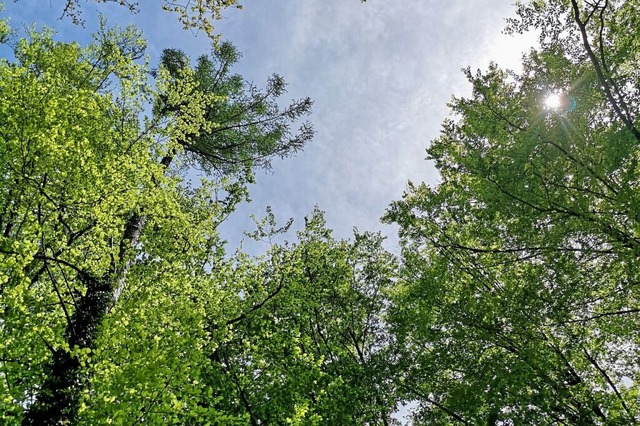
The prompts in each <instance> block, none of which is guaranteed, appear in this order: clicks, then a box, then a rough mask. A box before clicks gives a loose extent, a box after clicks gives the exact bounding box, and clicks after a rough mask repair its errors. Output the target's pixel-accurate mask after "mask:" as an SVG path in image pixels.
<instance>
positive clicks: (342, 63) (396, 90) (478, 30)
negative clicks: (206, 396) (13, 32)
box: [4, 0, 532, 250]
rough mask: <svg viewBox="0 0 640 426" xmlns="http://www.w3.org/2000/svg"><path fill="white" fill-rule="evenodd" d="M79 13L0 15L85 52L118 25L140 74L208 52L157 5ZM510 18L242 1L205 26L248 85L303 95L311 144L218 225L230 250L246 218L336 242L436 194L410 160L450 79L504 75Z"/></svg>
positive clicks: (506, 12)
mask: <svg viewBox="0 0 640 426" xmlns="http://www.w3.org/2000/svg"><path fill="white" fill-rule="evenodd" d="M80 3H81V4H82V5H83V7H84V9H85V18H86V19H87V25H86V28H84V29H83V28H81V27H77V26H74V25H71V24H70V22H68V20H67V21H59V20H57V18H58V17H59V15H60V13H61V10H62V2H61V1H60V2H46V1H42V0H20V1H19V2H18V3H13V2H9V3H7V4H6V11H5V12H4V15H5V16H10V17H11V20H12V24H13V25H14V26H16V25H17V24H19V23H20V22H37V23H39V24H42V23H46V24H48V25H51V26H53V27H54V28H56V29H57V30H58V32H59V34H60V37H61V38H63V39H66V40H79V41H82V40H86V39H87V36H88V34H89V32H90V30H91V27H92V26H93V25H94V24H95V16H96V14H95V10H96V9H97V10H100V11H101V12H103V13H104V14H105V15H106V16H107V17H108V19H109V22H110V23H118V24H120V25H123V24H128V23H132V24H135V25H137V26H139V27H140V28H142V29H143V30H144V32H145V35H146V37H147V39H148V41H149V51H148V53H149V54H150V55H151V57H152V63H154V62H155V60H157V57H158V55H159V53H160V52H161V51H162V49H163V48H166V47H178V48H180V49H182V50H184V51H186V52H187V53H189V54H192V55H193V56H197V55H199V54H201V53H204V52H206V51H207V50H208V49H209V45H210V42H209V40H208V39H207V37H205V35H204V34H196V35H194V34H193V33H191V32H189V31H183V30H182V29H181V28H180V25H179V24H178V23H177V21H176V19H175V18H176V17H175V16H174V15H172V14H168V13H166V12H162V11H161V10H160V7H159V3H160V2H159V1H157V0H141V1H140V2H139V3H141V4H140V8H141V11H140V13H138V14H136V15H131V14H129V13H128V12H127V11H126V9H124V8H121V7H118V6H117V5H113V4H111V5H109V4H107V5H93V4H91V3H85V2H83V1H82V0H81V1H80ZM512 13H513V7H512V6H511V5H510V2H507V1H504V0H473V1H469V0H449V1H439V2H435V1H428V0H369V1H368V2H367V3H360V1H359V0H260V1H254V2H248V1H245V2H244V9H243V10H241V11H236V10H231V11H229V12H227V13H226V14H225V15H226V16H225V19H224V20H223V21H221V22H219V23H218V25H217V30H218V32H219V33H221V34H222V37H223V39H227V40H230V41H232V42H233V43H234V44H235V45H236V46H237V47H238V48H239V50H240V51H241V52H243V59H242V60H241V62H240V64H239V65H238V67H237V68H236V71H237V72H239V73H240V74H242V75H243V76H245V78H246V79H247V80H250V81H254V82H255V83H257V84H258V85H261V84H262V83H263V82H265V81H266V79H267V77H268V76H269V75H271V74H272V73H278V74H281V75H283V76H284V78H285V80H286V81H287V82H288V83H289V85H288V89H289V92H288V94H287V95H286V96H285V100H290V99H293V98H300V97H304V96H310V97H311V98H312V99H314V102H315V104H314V110H313V114H312V115H311V117H310V120H311V121H312V122H313V124H314V127H315V129H316V132H317V134H316V137H315V139H314V141H313V142H312V143H311V144H310V145H309V146H308V147H307V148H306V149H305V150H304V152H302V153H300V154H299V155H298V156H297V157H295V158H290V159H286V160H284V161H276V162H274V164H273V166H274V167H273V171H272V173H268V174H267V173H262V172H259V173H258V175H257V183H256V185H254V186H253V187H252V188H251V198H252V200H253V201H252V203H251V204H249V205H244V206H241V208H239V209H238V211H237V212H235V214H234V215H233V216H232V217H231V218H230V220H229V221H228V222H227V223H225V224H224V225H223V227H222V232H223V235H224V236H225V237H226V238H227V239H228V240H229V241H230V245H231V247H235V246H237V244H238V241H239V239H240V238H241V237H242V230H243V229H250V228H251V224H252V222H251V220H250V219H249V215H250V214H251V213H255V214H256V215H258V216H261V215H263V213H264V211H265V208H266V206H268V205H271V206H272V207H273V211H274V213H275V214H276V216H277V217H278V218H279V219H280V220H281V221H282V222H283V223H284V221H286V219H287V218H289V217H293V218H294V220H295V222H294V228H299V227H300V226H301V224H303V223H304V221H303V220H302V218H303V216H304V215H306V214H308V213H310V212H311V210H312V209H313V207H314V205H316V204H317V205H319V206H320V208H321V209H323V210H325V211H326V218H327V222H328V226H329V227H330V228H332V229H334V235H335V236H337V237H349V236H350V235H351V230H352V228H353V227H354V226H355V227H358V228H359V229H360V230H382V231H383V232H384V233H385V234H387V235H389V236H390V239H389V244H388V248H390V249H392V250H394V249H395V241H396V239H395V237H394V235H395V232H396V230H395V229H394V228H392V227H389V226H385V225H382V224H380V222H379V218H380V216H381V215H382V214H383V213H384V211H385V209H386V207H387V206H388V204H389V203H390V202H391V201H392V200H395V199H399V198H400V197H401V196H402V192H403V191H404V189H405V188H406V185H407V181H408V180H413V181H425V182H428V183H431V184H435V183H437V179H438V176H437V172H436V171H435V169H434V168H433V166H432V165H431V164H430V163H428V162H427V161H425V160H424V157H425V148H426V147H427V146H428V144H429V141H430V140H432V139H434V138H436V137H437V136H438V134H439V130H440V123H441V122H442V120H443V119H444V118H445V117H446V116H447V107H446V103H447V102H448V101H449V100H450V98H451V95H453V94H456V95H463V94H466V93H467V92H468V90H469V85H468V84H467V83H466V81H465V79H464V77H463V75H462V73H461V71H460V69H461V68H463V67H467V66H470V67H471V68H472V69H477V68H480V69H483V68H486V66H487V65H488V63H489V61H491V60H494V61H496V62H498V63H499V64H501V65H503V66H506V67H517V64H518V63H519V59H520V56H521V54H522V52H523V50H525V49H526V48H527V47H528V46H529V45H530V44H531V40H532V37H526V36H525V37H522V38H520V39H513V38H511V37H508V36H505V35H502V34H501V30H502V29H503V27H504V19H505V18H506V17H508V16H511V15H512Z"/></svg>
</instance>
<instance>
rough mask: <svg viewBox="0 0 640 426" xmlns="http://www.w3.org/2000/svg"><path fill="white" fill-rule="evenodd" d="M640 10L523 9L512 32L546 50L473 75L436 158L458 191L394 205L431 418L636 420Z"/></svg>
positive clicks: (403, 305)
mask: <svg viewBox="0 0 640 426" xmlns="http://www.w3.org/2000/svg"><path fill="white" fill-rule="evenodd" d="M637 6H638V5H637V4H635V2H622V1H620V2H616V1H600V2H595V3H588V2H579V1H577V0H572V1H548V2H539V1H533V2H527V3H523V4H521V5H520V6H519V10H518V12H519V18H518V19H516V20H513V21H512V22H511V23H510V29H511V30H512V31H520V30H524V29H527V28H529V27H535V28H537V29H538V30H540V32H541V37H540V40H541V48H540V49H538V50H533V51H531V52H530V53H529V54H528V55H527V56H526V57H525V59H524V63H523V70H522V72H521V73H514V72H509V71H504V70H501V69H499V68H498V67H497V66H495V65H494V66H491V67H490V68H489V69H488V70H487V71H486V72H478V73H472V72H471V71H469V70H467V77H468V79H469V81H470V82H471V84H472V85H473V94H472V96H471V97H470V98H454V99H453V101H452V102H451V108H452V111H453V113H454V117H456V118H454V119H451V120H448V121H446V122H445V123H444V125H443V130H442V135H441V137H440V138H439V139H437V140H435V141H434V142H433V143H432V145H431V146H430V147H429V150H428V153H429V158H430V159H432V160H434V161H435V163H436V166H437V168H438V170H439V171H440V173H441V179H442V182H441V183H440V184H439V185H437V186H436V187H429V186H427V185H425V184H412V185H411V186H410V189H409V191H408V192H407V193H406V195H405V197H404V199H403V200H401V201H398V202H395V203H394V204H393V205H392V207H391V209H390V210H389V212H388V213H387V215H386V220H388V221H393V222H396V223H398V224H399V225H400V227H401V235H402V239H403V272H402V279H401V283H400V284H399V285H398V287H397V289H396V294H395V304H394V306H395V307H394V311H395V312H394V314H393V323H394V330H395V332H396V333H397V336H398V339H399V342H400V343H399V345H400V350H402V351H404V358H405V364H404V371H403V374H402V377H401V379H400V381H399V386H400V389H401V390H403V391H404V392H405V394H406V395H407V398H409V399H416V400H417V401H419V404H420V407H419V409H418V410H417V412H416V414H415V420H416V422H417V423H425V424H458V423H463V424H480V423H486V424H583V425H587V424H635V423H636V422H637V421H638V419H639V417H638V416H639V415H640V406H639V404H638V394H637V392H638V385H637V381H638V376H637V374H638V367H639V365H638V358H637V345H638V343H639V340H638V339H639V337H640V336H639V334H638V330H639V329H638V326H637V324H638V315H639V313H640V307H639V306H638V296H639V293H638V282H639V281H638V279H639V277H640V270H639V269H638V254H639V253H640V251H638V248H639V247H640V246H639V245H638V244H639V242H640V240H639V237H640V235H639V234H638V231H639V229H640V228H639V227H638V225H639V222H638V218H639V216H638V213H637V207H638V205H640V204H639V201H640V200H638V183H637V182H638V180H637V179H638V167H637V164H638V163H637V162H638V152H639V151H638V148H637V147H638V142H640V137H639V134H638V130H637V128H638V127H637V126H638V124H639V123H638V108H637V105H638V104H637V102H638V98H637V93H638V89H639V88H640V86H639V83H640V80H639V75H638V73H637V61H638V50H637V46H638V40H639V38H638V37H639V36H638V31H637V28H636V26H635V23H634V22H635V21H636V16H637V14H634V13H631V12H630V10H631V9H632V8H634V7H637ZM632 15H633V17H632ZM549 96H556V97H557V100H556V101H555V102H553V103H552V102H547V103H546V104H545V98H547V97H549ZM416 324H420V326H419V327H416Z"/></svg>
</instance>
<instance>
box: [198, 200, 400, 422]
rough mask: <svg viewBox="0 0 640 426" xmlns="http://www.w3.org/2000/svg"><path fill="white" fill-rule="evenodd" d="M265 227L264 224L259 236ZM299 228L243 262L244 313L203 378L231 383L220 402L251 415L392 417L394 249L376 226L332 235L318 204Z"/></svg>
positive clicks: (223, 386)
mask: <svg viewBox="0 0 640 426" xmlns="http://www.w3.org/2000/svg"><path fill="white" fill-rule="evenodd" d="M269 223H270V225H271V226H274V225H275V223H274V221H273V216H272V215H271V214H268V216H267V218H266V222H265V223H264V225H267V224H269ZM268 234H270V232H266V231H265V228H264V227H262V226H261V227H260V229H259V230H258V232H257V234H256V236H259V237H261V238H264V237H265V236H268ZM298 238H299V242H298V243H297V244H286V245H284V246H277V245H275V246H273V247H272V249H271V251H270V252H269V253H268V255H267V256H266V257H265V258H264V259H263V260H261V261H259V262H257V263H256V261H254V260H250V259H245V260H244V262H245V265H244V266H243V267H242V268H239V271H242V272H243V274H246V273H247V272H249V273H250V274H251V278H250V279H247V277H246V276H242V277H238V278H237V279H236V280H237V281H238V282H243V283H244V285H245V287H244V288H243V289H242V292H241V293H240V294H239V295H238V298H237V300H236V304H237V306H238V310H239V312H241V314H240V315H239V316H237V317H236V318H234V319H232V320H231V321H227V323H226V326H225V327H226V329H227V330H228V332H229V335H230V338H229V340H228V341H226V342H225V344H224V345H220V346H218V347H217V348H215V350H214V351H212V352H211V353H210V358H211V361H212V364H211V371H210V372H209V375H208V377H207V379H206V381H207V383H209V385H210V386H211V388H212V389H220V390H224V391H223V392H221V393H220V394H219V398H220V399H219V402H218V404H217V408H218V409H219V410H220V411H224V412H229V413H234V414H235V415H237V416H246V417H247V418H248V419H249V421H250V423H251V424H383V423H384V422H388V421H389V416H390V414H391V413H392V410H393V409H394V405H395V398H394V395H393V393H392V389H393V388H392V384H391V382H390V380H389V377H390V376H391V373H392V371H393V366H392V365H391V364H390V363H389V352H388V350H389V345H388V343H389V342H388V333H387V330H386V326H385V324H384V321H383V316H384V315H385V313H386V304H385V300H387V293H388V291H389V289H390V287H391V286H392V284H393V281H392V280H391V278H390V277H392V276H393V275H394V272H395V268H396V263H395V259H394V258H393V257H392V256H391V255H390V254H389V253H387V252H385V251H384V250H383V249H382V247H381V243H382V238H381V237H380V236H379V235H377V234H368V233H365V234H358V233H356V235H355V240H354V241H353V242H348V241H336V240H334V239H332V238H331V236H330V231H329V230H327V229H326V228H325V224H324V219H323V216H322V213H321V212H320V211H318V210H316V211H314V213H313V214H312V215H311V216H310V217H308V218H307V219H306V226H305V229H304V230H303V231H301V232H299V234H298ZM227 305H228V303H227Z"/></svg>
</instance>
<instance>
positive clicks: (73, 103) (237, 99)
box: [0, 27, 310, 424]
mask: <svg viewBox="0 0 640 426" xmlns="http://www.w3.org/2000/svg"><path fill="white" fill-rule="evenodd" d="M144 46H145V43H144V40H143V39H141V37H140V35H139V33H138V31H136V30H134V29H125V30H117V29H114V30H107V29H105V28H104V27H103V28H102V29H101V30H100V31H99V32H98V33H97V34H96V37H95V41H94V43H92V44H91V45H89V46H87V47H81V46H79V45H78V44H75V43H58V42H56V41H55V40H54V39H53V37H52V34H51V33H49V32H35V31H32V32H30V33H29V34H27V36H26V37H23V38H20V39H17V40H16V41H15V43H14V50H15V53H14V56H15V60H11V61H10V60H7V59H4V60H2V61H1V62H0V119H1V120H2V122H3V126H2V130H1V131H0V342H1V343H0V413H2V414H1V416H2V417H1V418H2V423H3V424H16V423H20V422H22V423H23V424H59V423H63V424H67V423H71V424H102V423H114V424H134V423H136V422H138V423H141V422H144V423H153V424H160V423H162V424H164V423H176V424H185V423H199V424H200V423H206V422H207V421H208V422H210V423H223V424H227V423H229V422H231V421H236V420H237V421H240V422H241V421H242V417H234V416H235V414H233V413H231V414H229V413H226V412H222V411H219V410H217V409H216V408H215V404H214V401H213V400H212V399H211V398H213V397H212V395H213V393H212V390H211V389H210V388H209V387H208V385H205V379H207V377H208V376H207V375H206V374H205V373H206V372H207V371H208V369H209V368H210V364H211V361H210V358H209V355H208V354H210V353H211V351H214V350H215V349H216V348H217V347H218V345H220V344H221V343H223V342H225V341H226V340H228V339H229V338H230V337H229V333H228V332H226V331H225V332H215V331H214V330H213V329H212V328H211V324H225V323H226V322H227V321H228V319H229V318H228V317H227V316H225V315H229V313H230V312H231V313H232V314H233V315H237V312H236V311H228V310H227V308H226V307H225V301H226V300H227V299H235V298H237V295H238V292H239V291H241V289H242V288H243V286H244V285H248V284H246V283H243V282H236V281H235V278H236V277H238V275H243V274H244V275H243V276H244V277H245V278H246V279H247V280H249V279H252V278H251V277H252V276H251V273H250V272H248V271H247V272H242V271H238V268H239V267H238V266H235V265H234V262H233V261H231V260H228V259H226V258H225V253H224V248H223V243H222V242H221V241H220V239H219V238H218V234H217V231H216V228H217V226H218V225H219V223H220V222H221V221H222V220H224V219H225V218H226V217H227V216H228V215H229V213H230V212H231V211H232V210H233V209H234V207H235V205H236V204H237V203H238V202H240V201H242V200H243V199H244V198H245V195H246V188H245V185H246V182H247V181H248V180H249V179H250V178H251V171H252V169H253V168H254V167H264V166H265V165H267V164H268V162H269V159H270V158H271V157H272V156H274V155H277V156H280V157H282V156H287V155H289V154H290V153H291V152H293V151H295V150H297V149H300V148H301V146H302V144H303V143H304V142H306V141H307V140H308V139H309V138H310V133H309V132H306V133H305V137H304V138H298V137H297V136H296V135H289V133H288V125H289V123H290V122H292V121H294V120H295V119H296V118H298V116H299V115H300V114H302V113H306V112H307V111H308V107H309V103H308V102H306V104H305V105H306V106H305V108H303V109H300V108H298V107H297V106H296V107H290V108H287V109H285V110H284V112H282V113H279V112H278V111H277V108H276V106H275V98H276V97H277V96H278V95H280V94H281V93H282V92H283V83H281V81H280V83H279V88H278V90H274V89H268V90H267V92H266V93H264V94H261V92H259V91H258V90H257V89H255V88H254V87H253V86H250V87H247V86H246V85H245V84H244V83H240V84H236V83H235V82H238V81H240V78H239V77H237V76H228V74H227V73H228V69H229V68H230V66H231V63H227V64H226V65H224V71H220V70H221V69H220V68H217V69H215V70H214V69H213V68H211V67H213V66H214V65H216V66H217V65H220V63H218V62H214V61H213V60H211V61H209V62H207V61H208V59H201V61H200V63H201V64H205V65H201V66H199V67H196V69H195V70H191V69H181V70H179V71H178V76H176V75H171V73H170V71H171V70H170V69H167V68H168V67H166V68H163V67H161V69H160V70H159V71H158V72H157V74H156V75H157V80H156V82H155V84H152V82H150V81H147V77H148V76H149V75H150V72H149V71H148V68H147V65H146V64H145V63H142V62H141V61H140V58H141V57H142V55H143V53H144ZM222 49H226V51H227V52H235V51H234V50H233V48H232V47H231V46H229V45H227V44H224V45H222V46H221V47H220V49H219V50H218V51H221V50H222ZM236 56H237V55H236ZM227 57H230V56H227ZM186 63H188V61H187V60H186V58H185V64H186ZM207 67H209V68H207ZM214 71H215V72H216V73H217V74H216V75H217V76H218V80H217V81H215V82H214V81H212V80H211V78H212V74H211V72H214ZM269 87H272V84H270V85H269ZM244 92H247V93H244ZM258 98H260V99H261V100H262V102H263V103H262V104H261V105H262V106H263V107H261V108H256V105H255V104H256V102H255V100H256V99H258ZM149 105H161V106H162V107H161V110H156V111H155V113H154V114H153V115H151V116H145V115H144V111H145V109H146V108H147V106H149ZM169 108H173V109H172V110H169ZM292 108H293V109H292ZM214 110H215V111H216V113H213V112H212V111H214ZM293 110H295V112H294V111H293ZM222 126H226V127H227V128H226V129H224V130H221V129H222ZM274 128H275V129H278V132H276V133H277V134H276V133H274V132H273V131H272V129H274ZM229 140H236V141H242V142H243V143H246V144H247V145H246V146H243V147H242V150H241V154H238V155H236V156H235V157H232V156H230V155H228V156H227V154H226V151H224V149H225V147H224V145H223V143H224V142H225V141H229ZM265 141H266V142H265ZM254 142H255V145H250V143H254ZM263 142H265V143H263ZM267 143H268V144H267ZM289 144H291V145H289ZM267 145H268V146H267ZM252 149H255V150H256V151H255V152H254V153H253V154H252ZM217 150H220V152H218V151H217ZM223 156H226V157H224V158H225V159H233V160H234V161H237V163H240V164H241V165H242V167H241V169H234V168H233V167H231V166H228V167H227V168H225V169H224V172H223V171H222V170H219V169H220V168H221V167H222V164H223V163H222V162H221V163H216V165H215V167H214V168H216V170H219V172H218V173H216V174H214V175H212V176H210V177H209V178H203V179H202V181H201V182H200V184H199V185H196V186H193V185H191V184H189V183H188V181H187V180H186V179H185V173H186V171H187V170H188V169H187V168H185V167H184V165H196V164H203V166H204V168H205V169H208V168H211V167H213V166H211V165H210V163H211V158H218V157H220V158H222V157H223ZM230 161H231V160H230ZM291 415H293V414H291ZM229 416H231V417H229ZM234 419H235V420H234Z"/></svg>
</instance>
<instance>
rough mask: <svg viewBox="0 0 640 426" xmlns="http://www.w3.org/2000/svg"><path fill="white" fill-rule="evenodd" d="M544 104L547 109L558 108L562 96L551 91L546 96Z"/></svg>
mask: <svg viewBox="0 0 640 426" xmlns="http://www.w3.org/2000/svg"><path fill="white" fill-rule="evenodd" d="M544 104H545V106H546V107H547V108H549V109H558V108H560V107H561V106H562V97H561V96H560V95H559V94H557V93H553V94H551V95H549V96H547V98H546V99H545V100H544Z"/></svg>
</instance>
